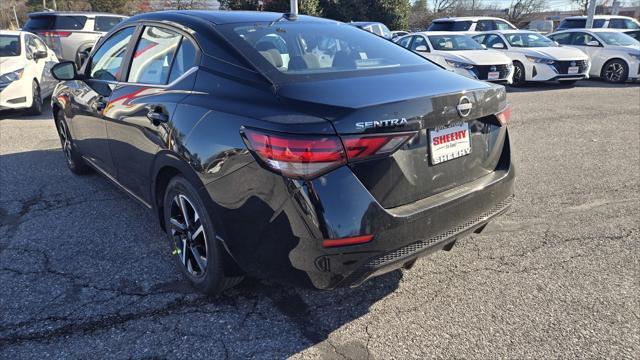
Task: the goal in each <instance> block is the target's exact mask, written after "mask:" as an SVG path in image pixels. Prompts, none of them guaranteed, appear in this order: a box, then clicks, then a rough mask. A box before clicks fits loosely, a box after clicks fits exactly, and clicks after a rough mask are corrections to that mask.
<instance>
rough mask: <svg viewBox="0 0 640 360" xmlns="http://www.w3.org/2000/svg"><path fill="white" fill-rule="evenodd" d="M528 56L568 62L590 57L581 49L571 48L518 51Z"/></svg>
mask: <svg viewBox="0 0 640 360" xmlns="http://www.w3.org/2000/svg"><path fill="white" fill-rule="evenodd" d="M516 51H518V52H521V53H522V54H524V55H527V56H535V57H540V58H547V59H552V60H559V61H567V60H586V59H588V58H589V57H588V56H587V54H585V53H584V52H582V50H580V49H576V48H571V47H560V46H559V47H551V46H550V47H541V48H527V49H517V50H516Z"/></svg>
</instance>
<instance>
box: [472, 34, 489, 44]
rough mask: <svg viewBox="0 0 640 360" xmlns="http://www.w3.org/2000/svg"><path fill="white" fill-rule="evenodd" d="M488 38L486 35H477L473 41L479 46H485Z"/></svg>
mask: <svg viewBox="0 0 640 360" xmlns="http://www.w3.org/2000/svg"><path fill="white" fill-rule="evenodd" d="M486 38H487V36H486V35H477V36H474V37H473V40H475V41H476V42H477V43H478V44H485V45H486V43H485V39H486Z"/></svg>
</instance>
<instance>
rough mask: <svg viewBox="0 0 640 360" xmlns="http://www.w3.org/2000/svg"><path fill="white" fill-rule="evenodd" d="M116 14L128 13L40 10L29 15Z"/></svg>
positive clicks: (117, 15)
mask: <svg viewBox="0 0 640 360" xmlns="http://www.w3.org/2000/svg"><path fill="white" fill-rule="evenodd" d="M47 15H48V16H88V17H94V16H115V17H121V18H126V17H127V16H126V15H119V14H113V13H108V12H93V11H38V12H32V13H29V17H32V16H47Z"/></svg>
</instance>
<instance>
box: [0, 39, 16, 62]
mask: <svg viewBox="0 0 640 360" xmlns="http://www.w3.org/2000/svg"><path fill="white" fill-rule="evenodd" d="M19 55H20V37H19V36H18V35H0V57H9V56H19ZM0 70H1V69H0Z"/></svg>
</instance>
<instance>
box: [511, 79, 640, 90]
mask: <svg viewBox="0 0 640 360" xmlns="http://www.w3.org/2000/svg"><path fill="white" fill-rule="evenodd" d="M620 87H640V83H638V82H626V83H624V84H612V83H608V82H605V81H602V80H599V79H594V80H580V81H578V82H576V83H575V84H572V85H568V84H561V83H557V82H528V83H526V84H525V85H523V86H521V87H513V86H508V85H507V86H506V88H507V93H520V92H533V91H535V92H538V91H550V90H570V89H573V88H603V89H607V88H609V89H610V88H620Z"/></svg>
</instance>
